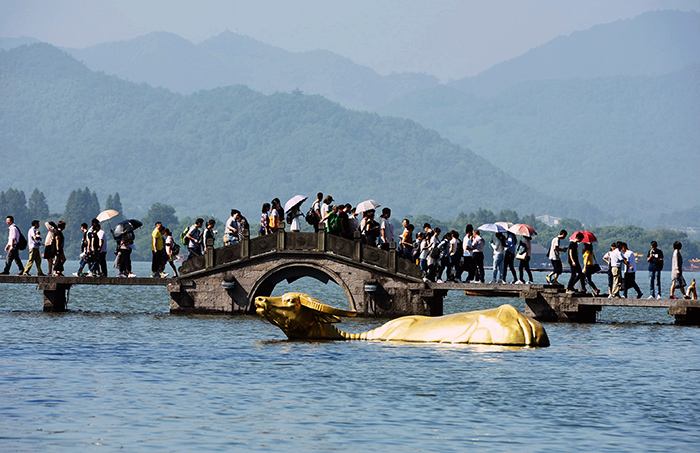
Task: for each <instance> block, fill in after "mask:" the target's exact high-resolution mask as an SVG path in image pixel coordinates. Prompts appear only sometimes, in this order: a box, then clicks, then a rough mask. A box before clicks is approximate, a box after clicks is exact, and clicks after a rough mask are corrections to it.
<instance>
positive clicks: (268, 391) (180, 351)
mask: <svg viewBox="0 0 700 453" xmlns="http://www.w3.org/2000/svg"><path fill="white" fill-rule="evenodd" d="M300 285H309V283H308V282H299V284H298V285H295V286H293V287H292V288H293V289H310V290H311V291H312V292H313V293H314V294H315V295H318V296H319V297H320V298H321V299H323V300H327V301H330V300H331V299H333V300H336V301H338V304H339V306H342V298H343V295H342V292H340V293H339V292H338V288H337V287H333V286H328V287H324V286H313V287H307V288H303V287H302V286H300ZM278 289H279V290H280V291H282V290H284V288H278ZM506 301H509V302H513V301H510V300H506V299H503V300H489V299H479V298H469V299H464V298H463V297H462V296H460V295H459V294H452V295H450V297H449V298H448V299H447V300H446V304H445V306H446V308H447V310H449V311H465V310H471V309H477V308H482V307H489V306H493V305H495V304H497V303H502V302H506ZM516 305H517V304H516ZM70 309H71V310H72V311H71V312H70V313H65V314H44V313H42V312H41V311H40V310H41V298H40V296H39V294H38V292H37V291H36V290H35V288H33V287H32V286H25V287H16V286H8V285H0V340H1V341H2V348H0V385H1V386H2V389H3V391H2V394H1V395H2V396H0V447H2V450H3V451H14V450H24V451H44V450H67V451H76V450H78V449H85V448H89V447H91V446H100V447H102V448H106V449H108V450H116V449H128V450H139V451H141V450H152V451H192V450H219V451H229V450H245V451H251V450H253V451H256V450H257V451H269V450H284V451H289V450H295V451H298V450H313V451H338V450H341V451H347V450H364V449H370V448H372V449H377V448H378V449H381V450H385V451H407V450H421V451H440V452H442V451H464V450H465V449H468V448H470V447H472V448H473V447H478V448H479V449H482V450H496V451H504V450H506V451H511V450H553V451H560V450H571V449H573V448H575V449H577V450H583V449H590V450H594V451H600V450H606V451H611V450H612V451H615V450H617V451H622V450H625V451H628V450H632V449H638V450H645V451H646V450H664V451H667V450H681V451H688V450H695V449H696V448H697V447H696V446H697V443H698V441H700V434H699V432H698V430H697V426H698V425H699V424H700V409H698V404H697V395H698V394H699V391H700V365H698V364H699V363H700V361H699V360H698V358H700V346H698V345H699V344H700V329H698V328H692V327H676V326H673V325H670V324H669V323H670V322H671V320H672V319H671V318H670V317H669V316H668V315H667V314H666V313H665V310H663V309H660V310H651V311H650V310H637V311H635V310H633V309H605V310H604V312H603V319H604V320H613V321H615V322H614V323H613V322H604V323H599V324H595V325H577V324H572V325H567V324H546V328H547V332H548V334H549V337H550V340H551V342H552V346H551V347H549V348H544V349H534V348H529V349H528V348H503V347H492V346H469V345H457V346H454V345H433V344H405V343H385V342H289V341H286V340H285V339H284V336H283V334H282V332H281V331H280V330H279V329H278V328H276V327H274V326H272V325H270V324H269V323H267V322H264V321H262V320H260V319H258V318H257V317H254V316H239V317H226V316H170V315H169V314H168V312H167V310H168V304H167V295H166V293H165V291H164V290H163V288H91V287H85V288H82V287H76V288H74V289H73V290H72V291H71V302H70ZM629 321H633V322H629ZM381 322H382V321H379V320H362V319H351V320H347V321H344V322H343V326H344V328H346V329H347V330H349V331H360V330H367V329H369V328H372V327H375V326H377V325H379V324H380V323H381Z"/></svg>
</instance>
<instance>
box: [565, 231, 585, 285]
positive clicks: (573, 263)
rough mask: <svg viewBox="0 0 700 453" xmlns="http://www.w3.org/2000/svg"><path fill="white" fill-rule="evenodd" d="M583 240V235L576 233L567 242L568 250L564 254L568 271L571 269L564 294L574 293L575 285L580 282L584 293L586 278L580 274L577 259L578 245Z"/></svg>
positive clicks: (579, 265)
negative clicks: (567, 262) (567, 263)
mask: <svg viewBox="0 0 700 453" xmlns="http://www.w3.org/2000/svg"><path fill="white" fill-rule="evenodd" d="M582 240H583V233H581V232H580V231H577V232H576V233H575V234H574V236H573V237H572V238H571V241H569V248H568V250H567V252H566V257H567V259H568V261H569V269H571V276H570V277H569V284H568V285H566V293H567V294H573V293H575V292H576V283H577V282H579V281H580V282H581V291H583V292H584V293H585V292H586V277H585V275H583V272H581V263H580V261H579V259H578V243H579V242H581V241H582Z"/></svg>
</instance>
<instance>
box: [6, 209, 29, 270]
mask: <svg viewBox="0 0 700 453" xmlns="http://www.w3.org/2000/svg"><path fill="white" fill-rule="evenodd" d="M5 224H7V244H6V245H5V252H6V255H5V269H4V270H3V271H2V272H1V274H2V275H8V274H9V273H10V269H11V268H12V263H16V264H17V267H18V268H19V275H22V273H23V272H24V265H23V264H22V260H21V259H20V257H19V249H20V237H21V236H22V233H21V232H20V231H19V227H18V226H17V225H15V218H14V217H12V216H11V215H8V216H7V217H6V218H5Z"/></svg>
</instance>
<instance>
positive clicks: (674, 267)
mask: <svg viewBox="0 0 700 453" xmlns="http://www.w3.org/2000/svg"><path fill="white" fill-rule="evenodd" d="M682 248H683V244H681V243H680V242H679V241H676V242H674V243H673V255H672V256H671V295H670V296H669V299H675V298H676V289H679V290H680V291H681V297H683V295H684V294H685V279H684V278H683V255H681V249H682Z"/></svg>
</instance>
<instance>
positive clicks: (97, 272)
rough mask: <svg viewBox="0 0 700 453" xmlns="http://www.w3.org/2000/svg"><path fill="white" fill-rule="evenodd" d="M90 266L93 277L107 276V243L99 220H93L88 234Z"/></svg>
mask: <svg viewBox="0 0 700 453" xmlns="http://www.w3.org/2000/svg"><path fill="white" fill-rule="evenodd" d="M87 236H88V246H89V252H90V253H89V266H90V273H91V274H92V276H93V277H100V276H102V277H106V276H107V241H106V240H105V232H104V231H103V230H102V225H100V222H99V220H97V219H92V221H91V222H90V229H89V230H88V233H87Z"/></svg>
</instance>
